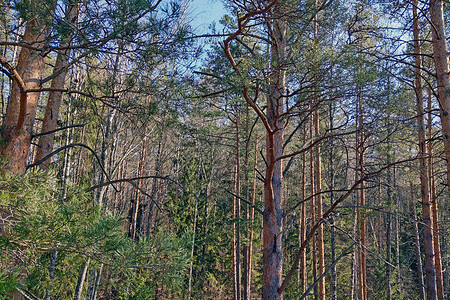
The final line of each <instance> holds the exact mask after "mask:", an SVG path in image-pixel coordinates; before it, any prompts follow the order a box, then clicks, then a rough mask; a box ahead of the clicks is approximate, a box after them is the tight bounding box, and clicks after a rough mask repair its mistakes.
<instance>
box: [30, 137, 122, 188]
mask: <svg viewBox="0 0 450 300" xmlns="http://www.w3.org/2000/svg"><path fill="white" fill-rule="evenodd" d="M74 147H82V148H86V149H87V150H89V151H90V152H91V153H92V154H93V155H94V156H95V159H96V160H97V162H98V164H99V166H100V168H101V169H102V172H103V174H105V176H106V179H108V182H111V178H109V175H108V173H107V172H106V170H105V168H104V167H103V165H102V163H101V160H100V158H99V157H98V155H97V153H95V151H94V150H93V149H92V148H91V147H89V146H88V145H85V144H83V143H73V144H68V145H65V146H63V147H61V148H58V149H56V150H55V151H53V152H52V153H50V154H49V155H47V156H45V157H44V158H43V159H41V160H39V161H37V162H35V163H33V164H30V165H28V166H27V167H26V169H27V170H28V169H30V168H34V167H36V166H38V165H40V164H42V163H43V162H44V161H46V160H47V159H49V158H51V157H52V156H53V155H55V154H58V153H59V152H61V151H64V150H66V149H68V148H74ZM112 186H113V188H114V189H115V190H116V192H118V190H117V188H116V187H115V186H114V185H112Z"/></svg>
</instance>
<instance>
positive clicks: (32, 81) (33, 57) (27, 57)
mask: <svg viewBox="0 0 450 300" xmlns="http://www.w3.org/2000/svg"><path fill="white" fill-rule="evenodd" d="M55 4H56V1H54V3H53V4H52V6H51V7H49V8H48V15H47V16H42V15H39V16H30V18H29V20H27V24H26V27H25V33H24V37H23V43H25V44H28V45H33V47H34V48H38V49H42V48H44V47H45V44H46V43H47V39H48V35H49V32H50V28H51V23H52V22H51V20H52V17H53V11H54V5H55ZM29 5H30V8H31V9H37V8H38V7H40V5H41V2H40V1H35V0H33V1H31V2H30V3H29ZM44 58H45V57H44V55H43V52H42V51H40V50H36V49H31V48H27V47H22V49H21V51H20V54H19V59H18V63H17V73H18V75H19V76H20V78H21V80H22V81H23V84H24V86H21V84H20V83H19V81H18V80H13V82H12V86H11V94H10V98H9V103H8V107H7V110H6V117H5V120H4V123H3V126H4V127H5V129H4V132H3V139H4V140H7V142H6V143H5V145H2V146H1V147H0V155H1V156H3V157H6V158H7V160H8V161H7V164H6V170H8V171H10V172H11V173H13V174H20V173H22V172H23V171H24V170H25V165H26V160H27V157H28V152H29V148H30V144H31V132H32V130H33V126H34V121H35V117H36V111H37V106H38V101H39V96H40V92H39V91H37V90H38V89H39V88H40V87H41V79H42V77H43V74H44ZM2 64H3V63H2ZM23 88H25V90H34V91H33V92H25V91H24V89H23Z"/></svg>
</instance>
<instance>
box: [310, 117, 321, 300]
mask: <svg viewBox="0 0 450 300" xmlns="http://www.w3.org/2000/svg"><path fill="white" fill-rule="evenodd" d="M313 128H314V120H313V119H311V122H310V127H309V136H310V137H311V138H312V137H313V136H314V134H313ZM309 154H310V157H309V163H310V168H309V171H310V173H309V174H310V185H311V207H310V214H311V224H315V223H316V222H317V220H316V197H314V194H315V192H316V188H315V179H314V175H315V174H314V151H313V149H311V151H310V153H309ZM311 253H312V273H313V282H315V281H316V280H317V238H316V235H314V236H313V238H312V239H311ZM314 299H315V300H318V299H319V287H318V285H317V284H316V285H315V286H314Z"/></svg>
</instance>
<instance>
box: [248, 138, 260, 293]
mask: <svg viewBox="0 0 450 300" xmlns="http://www.w3.org/2000/svg"><path fill="white" fill-rule="evenodd" d="M257 149H258V142H255V160H254V161H253V191H252V208H251V209H250V233H249V237H248V239H249V245H248V267H249V270H248V279H247V290H248V296H249V299H251V288H250V287H251V281H252V257H253V255H252V253H253V226H254V222H255V209H254V208H253V207H254V205H255V200H256V165H257V157H258V152H257Z"/></svg>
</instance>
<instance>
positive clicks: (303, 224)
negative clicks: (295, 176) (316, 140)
mask: <svg viewBox="0 0 450 300" xmlns="http://www.w3.org/2000/svg"><path fill="white" fill-rule="evenodd" d="M306 132H307V131H306V128H305V129H304V132H303V144H305V141H306ZM305 199H306V151H305V152H303V153H302V206H301V207H302V212H301V214H302V216H301V227H300V240H299V247H301V244H302V242H303V241H304V240H305V239H306V202H305ZM306 280H307V276H306V248H305V249H304V250H303V252H302V254H301V258H300V281H301V284H302V292H303V293H305V292H306V289H307V282H306Z"/></svg>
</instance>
